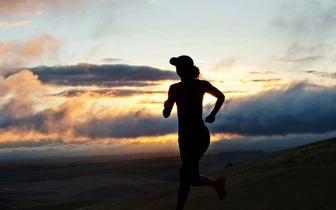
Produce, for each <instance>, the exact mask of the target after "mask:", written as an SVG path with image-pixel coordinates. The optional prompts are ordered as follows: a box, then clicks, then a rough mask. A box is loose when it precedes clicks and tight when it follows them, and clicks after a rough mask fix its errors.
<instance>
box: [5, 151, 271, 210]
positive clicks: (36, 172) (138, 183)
mask: <svg viewBox="0 0 336 210" xmlns="http://www.w3.org/2000/svg"><path fill="white" fill-rule="evenodd" d="M265 154H266V153H264V152H262V151H237V152H225V153H219V154H208V155H205V156H204V157H203V159H202V160H201V162H200V168H201V171H202V172H203V173H209V172H212V171H215V170H218V169H220V168H223V167H224V166H225V165H227V164H234V163H237V162H241V161H246V160H249V159H252V158H255V157H258V156H262V155H265ZM161 155H162V156H161V157H158V154H150V153H149V154H136V155H133V156H132V155H129V156H127V157H125V156H94V157H62V158H55V157H54V158H29V159H19V160H14V159H12V160H7V161H3V162H0V175H1V178H0V209H1V210H3V209H8V210H9V209H11V210H13V209H15V210H18V209H20V210H39V209H41V210H44V209H47V210H60V209H62V210H70V209H71V210H72V209H80V208H82V207H88V206H93V205H98V204H102V203H106V202H111V201H119V200H121V199H127V198H132V197H136V196H140V195H143V194H146V193H147V194H148V193H152V192H158V191H159V192H160V191H161V190H162V189H165V188H167V187H171V186H176V185H177V184H178V181H179V175H178V169H179V167H180V165H181V160H180V157H179V156H176V154H171V155H173V156H169V157H168V156H166V155H168V154H164V153H163V154H161Z"/></svg>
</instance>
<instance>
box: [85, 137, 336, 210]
mask: <svg viewBox="0 0 336 210" xmlns="http://www.w3.org/2000/svg"><path fill="white" fill-rule="evenodd" d="M220 175H225V176H226V178H227V192H228V195H227V198H226V200H225V201H219V200H218V199H217V195H216V193H215V192H214V191H213V189H211V188H210V187H192V189H191V193H190V195H189V198H188V201H187V203H186V206H185V209H186V210H201V209H207V210H211V209H214V210H218V209H226V210H231V209H232V210H233V209H237V210H238V209H239V210H241V209H248V210H253V209H256V210H263V209H265V210H273V209H274V210H276V209H279V210H280V209H281V210H282V209H286V210H289V209H302V210H309V209H336V199H335V198H336V138H333V139H328V140H324V141H320V142H316V143H312V144H308V145H304V146H300V147H296V148H291V149H287V150H283V151H278V152H275V153H272V154H269V155H266V156H263V157H259V158H255V159H252V160H249V161H245V162H242V163H237V164H233V165H231V166H228V167H225V168H223V169H221V170H219V171H216V172H214V173H212V174H209V176H211V177H214V178H215V177H218V176H220ZM176 193H177V186H172V187H169V188H166V189H164V190H162V191H160V192H157V193H151V194H145V195H143V196H139V197H136V198H133V199H126V200H122V201H118V202H116V201H111V202H104V203H101V204H98V205H93V206H87V207H84V208H79V209H82V210H84V209H85V210H88V209H94V210H107V209H109V210H110V209H116V210H125V209H134V210H155V209H158V210H170V209H174V208H175V201H176Z"/></svg>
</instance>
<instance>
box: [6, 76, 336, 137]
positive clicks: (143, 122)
mask: <svg viewBox="0 0 336 210" xmlns="http://www.w3.org/2000/svg"><path fill="white" fill-rule="evenodd" d="M13 103H14V104H13ZM15 103H16V101H15V99H13V101H11V102H9V103H8V104H7V105H5V106H2V107H1V108H0V113H1V116H0V130H2V129H4V130H6V129H16V130H17V132H25V131H30V130H34V131H36V132H39V133H43V134H51V133H62V132H64V131H65V130H68V129H72V131H73V132H74V134H75V136H77V137H89V138H92V139H99V138H102V137H107V138H108V137H111V138H119V137H125V138H129V137H137V136H156V135H163V134H167V133H174V132H176V131H177V130H176V129H177V126H176V123H177V120H176V116H172V117H171V118H169V119H164V118H163V117H162V116H161V113H158V115H153V114H150V112H148V110H140V111H131V110H130V112H129V114H124V115H117V116H113V117H111V116H105V117H100V118H98V117H95V116H94V115H93V116H91V117H90V118H88V120H87V121H86V122H81V123H79V124H75V123H74V122H72V121H71V120H70V118H71V115H70V113H69V112H71V109H69V108H67V106H61V107H58V108H57V109H56V108H54V109H47V110H44V111H41V112H38V113H33V112H30V111H29V110H27V112H26V113H31V114H27V115H25V116H24V117H22V118H17V117H14V115H15V112H13V110H10V108H11V107H12V106H14V105H15ZM211 108H212V106H207V107H205V112H204V115H207V114H208V113H209V111H210V109H211ZM27 109H29V107H28V108H27ZM335 110H336V86H334V87H329V88H327V87H316V86H312V85H309V84H306V83H296V84H292V85H290V86H288V87H287V88H286V89H273V90H268V91H264V92H260V93H258V94H255V95H249V96H244V97H241V98H236V99H231V100H230V99H227V102H226V104H225V106H224V108H223V109H222V110H221V111H220V112H219V113H218V116H217V117H216V122H215V123H214V124H208V126H209V128H210V130H211V132H213V133H231V134H240V135H244V136H251V137H254V136H274V135H290V134H300V135H301V134H322V133H327V132H333V131H336V111H335ZM11 113H12V114H11ZM78 117H81V116H78Z"/></svg>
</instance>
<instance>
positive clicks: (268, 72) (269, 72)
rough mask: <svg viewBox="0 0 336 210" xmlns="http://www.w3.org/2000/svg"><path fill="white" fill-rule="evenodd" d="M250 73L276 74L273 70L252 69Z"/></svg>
mask: <svg viewBox="0 0 336 210" xmlns="http://www.w3.org/2000/svg"><path fill="white" fill-rule="evenodd" d="M249 73H250V74H275V72H273V71H250V72H249Z"/></svg>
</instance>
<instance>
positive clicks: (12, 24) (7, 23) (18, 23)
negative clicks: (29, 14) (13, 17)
mask: <svg viewBox="0 0 336 210" xmlns="http://www.w3.org/2000/svg"><path fill="white" fill-rule="evenodd" d="M16 26H32V23H31V21H28V20H20V21H1V22H0V27H16Z"/></svg>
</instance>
